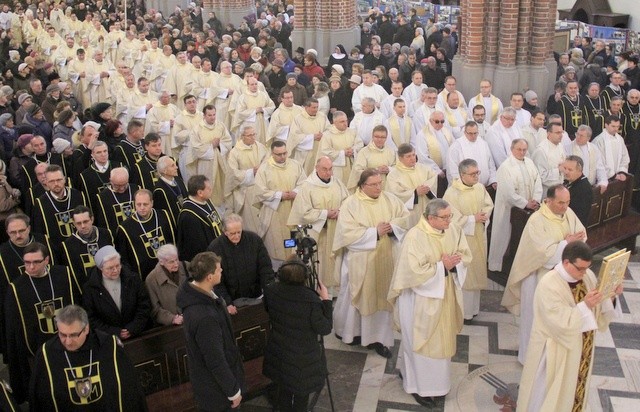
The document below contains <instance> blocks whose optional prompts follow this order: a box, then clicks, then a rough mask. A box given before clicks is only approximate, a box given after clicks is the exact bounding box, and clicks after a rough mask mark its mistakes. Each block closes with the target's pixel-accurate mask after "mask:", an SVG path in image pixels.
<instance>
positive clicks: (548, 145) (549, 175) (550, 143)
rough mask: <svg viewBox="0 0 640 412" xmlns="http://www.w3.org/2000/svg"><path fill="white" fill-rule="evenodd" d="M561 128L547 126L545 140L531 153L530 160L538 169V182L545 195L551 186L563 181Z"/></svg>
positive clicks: (563, 154)
mask: <svg viewBox="0 0 640 412" xmlns="http://www.w3.org/2000/svg"><path fill="white" fill-rule="evenodd" d="M562 133H563V130H562V126H561V125H559V124H555V123H552V124H549V126H548V127H547V138H546V139H545V140H543V141H542V142H540V144H539V145H538V148H537V149H536V150H535V152H533V155H532V156H531V159H532V160H533V163H535V165H536V167H537V168H538V173H540V180H541V181H542V192H543V193H545V192H546V191H547V189H549V188H550V187H551V186H555V185H557V184H559V183H562V182H563V180H564V175H563V170H562V163H563V162H564V159H565V158H566V155H565V153H564V147H563V146H562V144H561V141H562Z"/></svg>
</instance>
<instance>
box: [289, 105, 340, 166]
mask: <svg viewBox="0 0 640 412" xmlns="http://www.w3.org/2000/svg"><path fill="white" fill-rule="evenodd" d="M318 108H319V103H318V99H316V98H314V97H310V98H308V99H307V100H306V101H305V102H304V106H303V110H302V111H301V112H300V114H299V115H298V116H296V117H294V118H293V122H292V123H291V129H290V130H289V137H288V138H287V150H288V151H289V156H290V157H291V158H292V159H295V160H297V161H298V162H299V163H300V164H302V167H303V168H304V172H305V174H307V175H311V174H312V172H313V169H314V167H315V162H316V157H317V155H318V147H319V146H320V140H321V139H322V135H323V133H324V132H325V131H326V130H327V129H328V128H329V126H331V124H330V123H329V120H328V119H327V116H326V115H325V114H324V113H322V112H321V111H319V110H318Z"/></svg>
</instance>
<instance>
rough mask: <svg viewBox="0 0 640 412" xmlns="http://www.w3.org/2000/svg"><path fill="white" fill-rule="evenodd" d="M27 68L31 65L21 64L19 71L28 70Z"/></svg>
mask: <svg viewBox="0 0 640 412" xmlns="http://www.w3.org/2000/svg"><path fill="white" fill-rule="evenodd" d="M27 67H29V65H28V64H27V63H22V64H20V66H18V71H19V72H21V71H23V70H24V69H26V68H27Z"/></svg>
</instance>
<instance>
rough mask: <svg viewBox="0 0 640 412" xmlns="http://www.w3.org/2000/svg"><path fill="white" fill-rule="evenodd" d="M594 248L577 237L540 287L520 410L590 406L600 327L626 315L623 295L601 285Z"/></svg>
mask: <svg viewBox="0 0 640 412" xmlns="http://www.w3.org/2000/svg"><path fill="white" fill-rule="evenodd" d="M592 261H593V252H592V251H591V249H590V248H589V246H588V245H586V244H585V243H583V242H579V241H578V242H571V243H569V244H567V246H566V247H565V248H564V250H563V252H562V258H561V261H560V262H559V263H558V264H556V265H555V267H554V268H553V269H552V270H551V271H549V272H548V273H546V274H545V275H544V276H543V277H542V279H540V282H539V283H538V287H537V288H536V292H535V295H534V301H533V329H532V330H531V340H530V343H529V350H528V353H527V358H526V361H525V364H524V369H523V371H522V378H521V379H520V390H519V392H518V410H522V411H529V412H538V411H579V412H582V411H584V410H587V409H588V404H589V382H590V377H591V372H592V370H593V365H594V354H595V341H594V338H595V336H594V335H595V332H596V330H597V331H600V332H605V331H606V330H607V328H608V326H609V322H610V321H611V320H613V319H616V318H620V317H621V316H622V310H621V305H620V301H619V299H618V296H619V295H620V294H621V293H622V292H623V287H622V284H619V285H617V287H615V285H613V286H614V287H615V290H614V291H613V296H611V297H609V296H603V294H602V293H600V292H598V289H596V284H597V281H596V277H595V275H594V273H593V272H592V271H591V270H590V269H589V267H591V263H592Z"/></svg>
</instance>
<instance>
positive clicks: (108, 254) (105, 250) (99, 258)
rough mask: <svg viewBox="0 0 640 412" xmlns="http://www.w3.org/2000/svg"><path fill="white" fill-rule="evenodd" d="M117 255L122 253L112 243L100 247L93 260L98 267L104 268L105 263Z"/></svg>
mask: <svg viewBox="0 0 640 412" xmlns="http://www.w3.org/2000/svg"><path fill="white" fill-rule="evenodd" d="M116 255H117V256H120V254H119V253H118V252H117V251H116V248H114V247H113V246H111V245H107V246H103V247H101V248H100V249H98V251H97V252H96V254H95V256H94V257H93V260H94V261H95V262H96V266H97V267H98V269H102V266H103V265H104V263H105V262H106V261H107V260H109V259H112V258H114V257H115V256H116Z"/></svg>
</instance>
